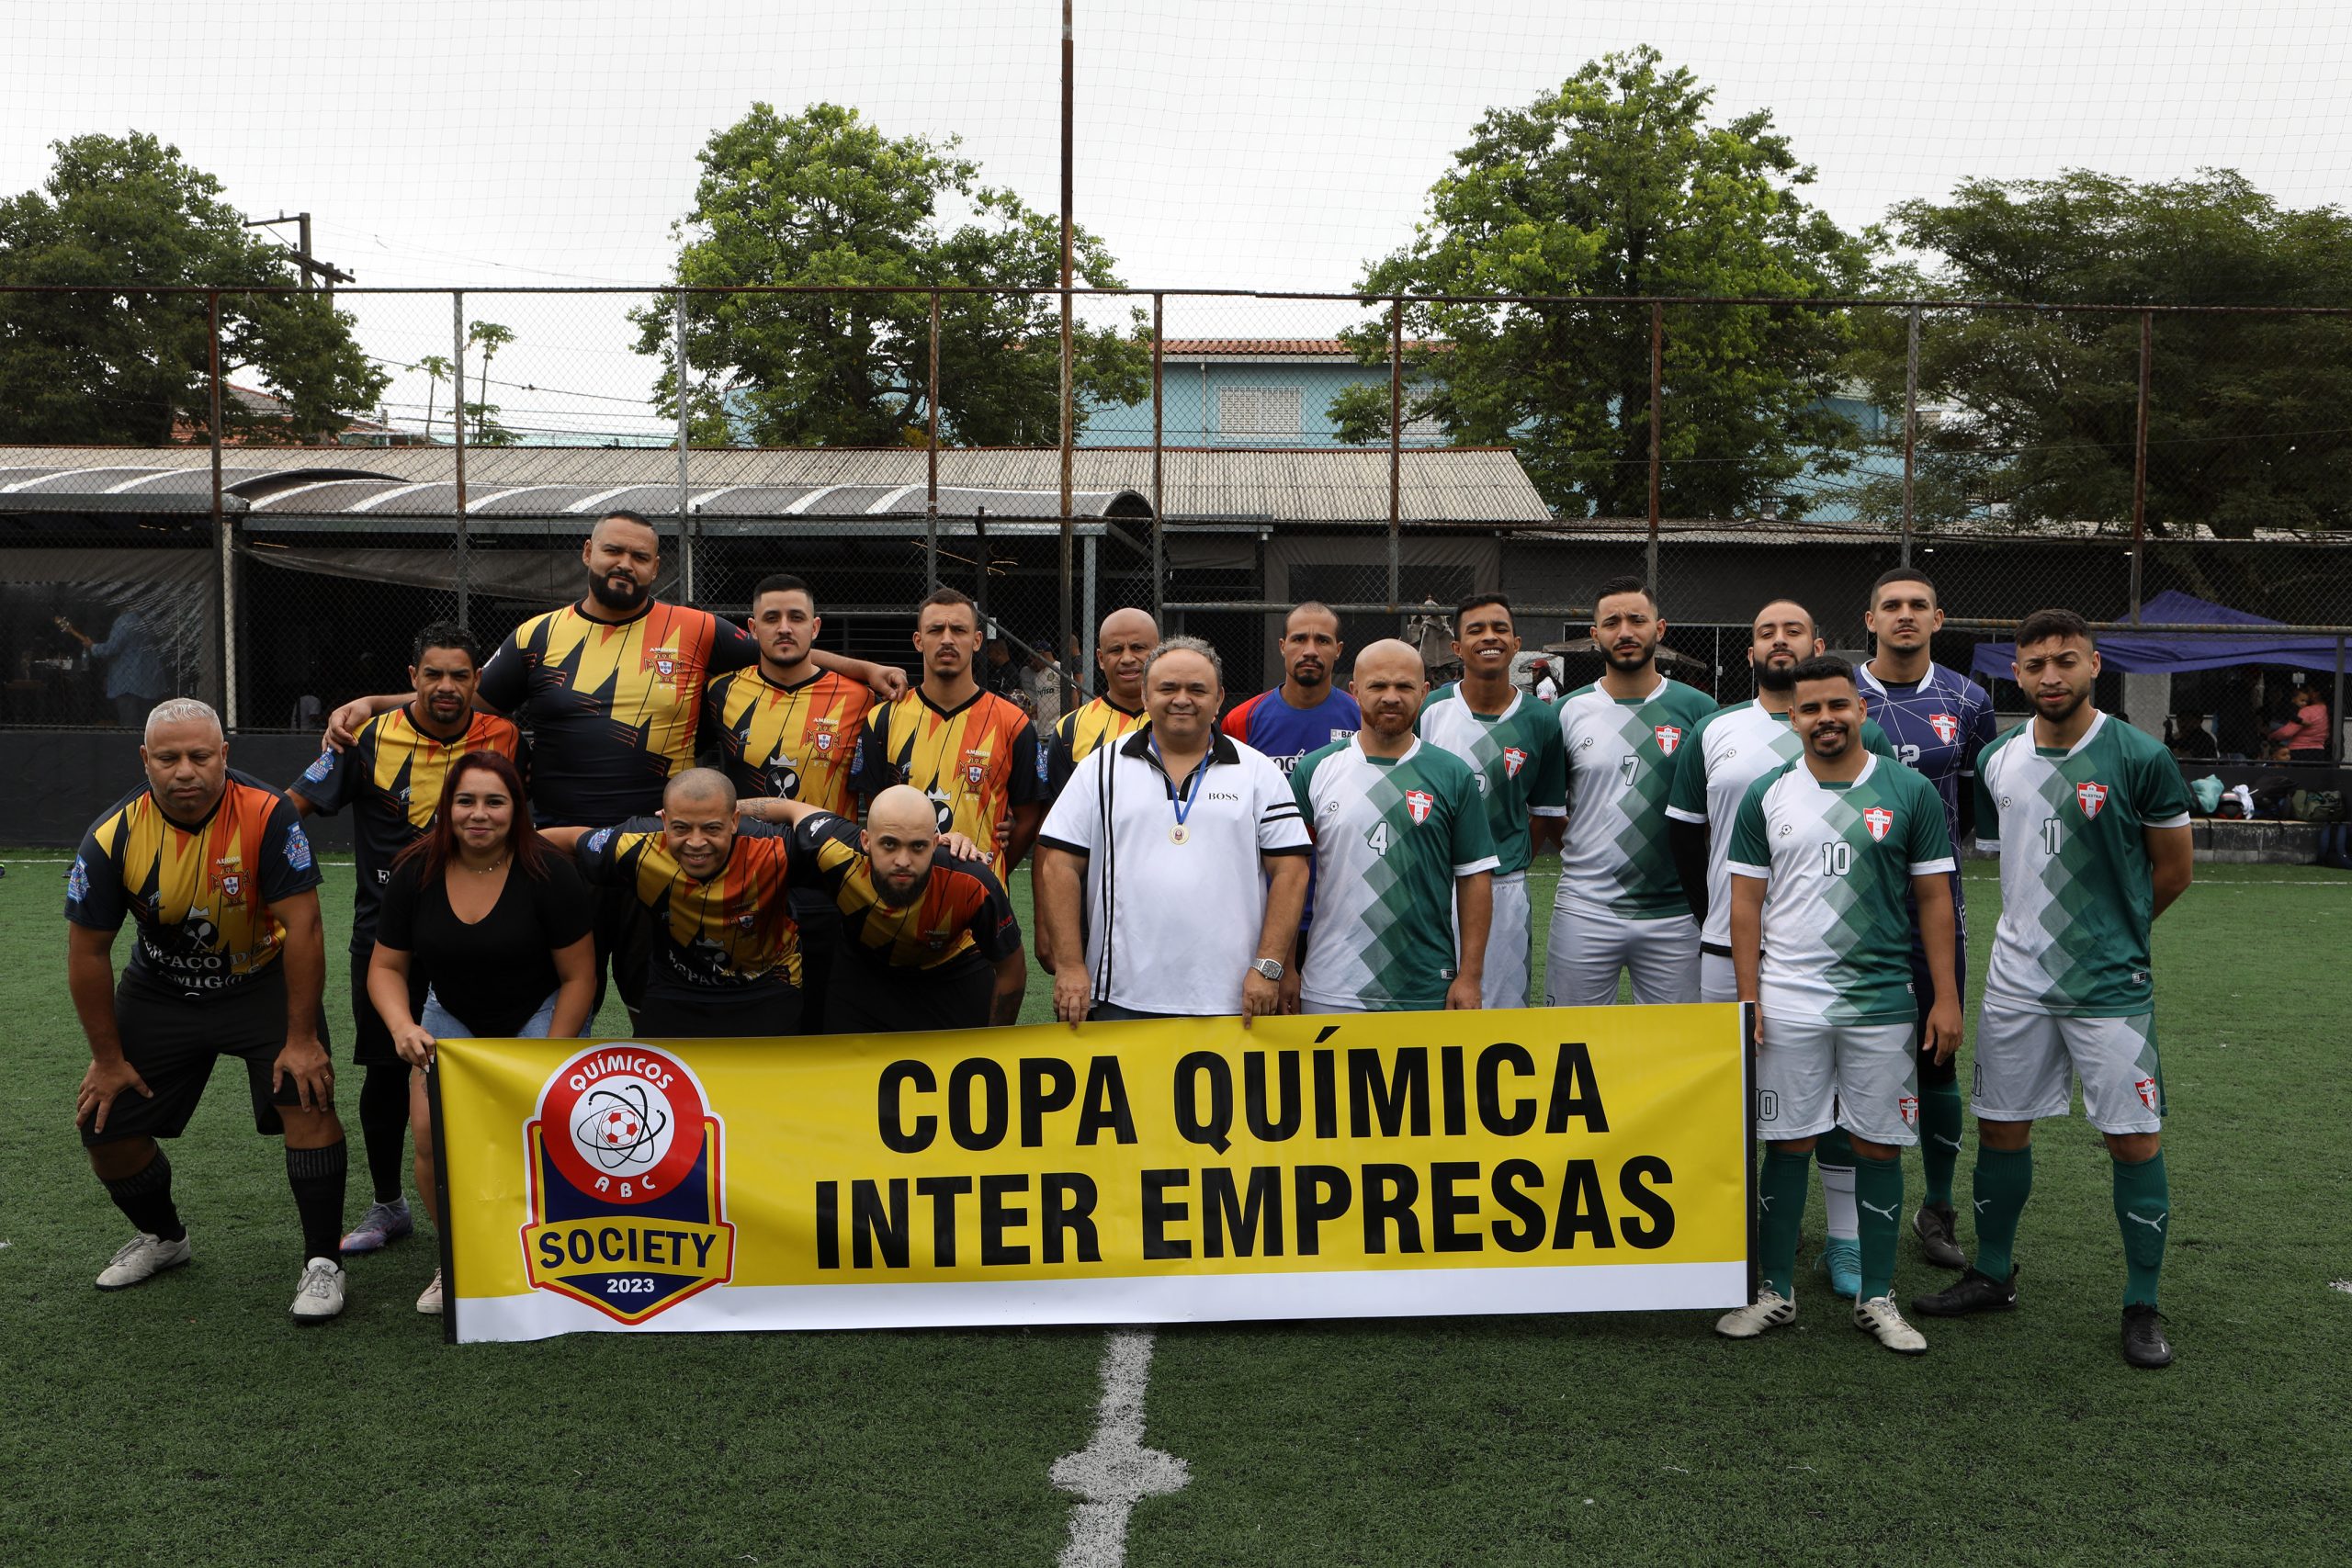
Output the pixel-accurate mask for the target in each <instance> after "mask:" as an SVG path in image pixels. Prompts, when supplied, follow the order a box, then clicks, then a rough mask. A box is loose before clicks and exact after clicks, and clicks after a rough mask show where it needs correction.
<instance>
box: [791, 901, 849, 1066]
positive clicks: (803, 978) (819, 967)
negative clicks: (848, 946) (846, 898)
mask: <svg viewBox="0 0 2352 1568" xmlns="http://www.w3.org/2000/svg"><path fill="white" fill-rule="evenodd" d="M792 923H793V924H794V925H796V926H798V927H799V928H800V1028H799V1030H798V1032H800V1033H802V1034H838V1033H840V1032H841V1031H840V1030H838V1029H836V1028H834V1027H833V1025H831V1023H829V1022H827V1021H826V1017H827V1005H828V1002H829V1000H830V998H831V994H832V977H833V971H834V969H835V968H836V967H837V966H838V964H839V962H840V961H839V959H838V958H837V957H836V954H837V953H839V951H840V948H841V944H842V911H841V906H840V905H838V904H836V903H834V902H833V901H832V900H831V898H829V897H826V896H825V895H824V894H823V893H822V892H820V891H819V890H818V889H816V888H813V887H796V888H794V889H793V890H792Z"/></svg>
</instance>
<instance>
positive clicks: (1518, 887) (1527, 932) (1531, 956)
mask: <svg viewBox="0 0 2352 1568" xmlns="http://www.w3.org/2000/svg"><path fill="white" fill-rule="evenodd" d="M1492 880H1493V883H1494V888H1495V918H1494V922H1493V923H1492V924H1491V925H1489V926H1488V927H1487V964H1486V967H1485V968H1484V969H1482V970H1481V971H1480V972H1479V976H1478V1005H1479V1006H1480V1007H1482V1008H1523V1007H1525V1006H1527V1005H1528V999H1527V986H1528V976H1530V975H1532V973H1533V972H1534V964H1535V927H1534V924H1533V922H1532V920H1531V919H1529V915H1528V908H1527V873H1526V872H1524V871H1514V872H1512V873H1511V874H1510V875H1509V876H1498V877H1495V878H1493V879H1492ZM1453 946H1454V951H1455V952H1457V953H1458V952H1460V951H1461V950H1462V921H1461V919H1460V917H1459V915H1457V916H1456V917H1455V919H1454V922H1453Z"/></svg>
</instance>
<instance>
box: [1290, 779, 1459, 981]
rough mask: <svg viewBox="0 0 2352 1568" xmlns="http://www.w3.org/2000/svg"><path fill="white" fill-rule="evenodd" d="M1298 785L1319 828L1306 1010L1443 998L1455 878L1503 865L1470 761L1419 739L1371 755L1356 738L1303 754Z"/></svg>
mask: <svg viewBox="0 0 2352 1568" xmlns="http://www.w3.org/2000/svg"><path fill="white" fill-rule="evenodd" d="M1291 789H1292V791H1293V792H1294V793H1295V795H1297V797H1298V808H1299V809H1300V810H1301V811H1303V812H1305V813H1306V820H1307V823H1308V825H1309V827H1310V828H1312V829H1313V830H1314V833H1315V923H1314V924H1313V926H1312V927H1310V928H1309V930H1308V932H1307V945H1306V963H1305V964H1304V965H1303V966H1302V967H1301V970H1300V976H1299V987H1300V997H1301V998H1302V1000H1303V1002H1304V1005H1305V1006H1306V1010H1308V1011H1310V1012H1313V1011H1316V1010H1322V1009H1329V1008H1331V1007H1335V1006H1336V1007H1341V1008H1351V1009H1362V1010H1368V1011H1396V1010H1435V1009H1438V1008H1442V1007H1443V1006H1444V1005H1445V988H1446V987H1448V986H1449V985H1451V984H1453V976H1454V968H1455V965H1454V948H1453V883H1454V879H1455V878H1456V877H1462V876H1468V875H1470V874H1472V873H1474V872H1480V871H1492V870H1494V869H1495V840H1494V835H1493V834H1492V833H1491V832H1489V831H1488V830H1487V813H1486V809H1485V807H1483V806H1481V805H1480V804H1479V800H1478V781H1477V778H1476V775H1475V774H1473V773H1471V772H1470V765H1469V764H1468V763H1467V762H1464V761H1462V759H1461V758H1459V757H1456V756H1454V755H1453V753H1452V752H1450V751H1444V750H1439V749H1438V748H1437V747H1435V746H1432V745H1430V744H1429V743H1428V742H1427V741H1424V740H1418V739H1417V740H1415V741H1414V742H1413V744H1412V749H1411V750H1408V751H1407V752H1406V753H1405V754H1404V755H1403V756H1402V757H1398V758H1397V759H1395V760H1394V761H1390V760H1389V759H1387V758H1383V757H1367V756H1365V755H1364V754H1363V746H1362V744H1361V743H1360V742H1359V741H1358V740H1356V739H1348V740H1344V741H1340V742H1339V743H1337V744H1335V745H1330V746H1326V747H1325V748H1323V750H1320V751H1315V752H1311V753H1309V754H1308V755H1307V756H1306V757H1304V758H1302V759H1301V760H1300V761H1299V764H1298V768H1297V770H1296V771H1295V772H1294V773H1292V774H1291Z"/></svg>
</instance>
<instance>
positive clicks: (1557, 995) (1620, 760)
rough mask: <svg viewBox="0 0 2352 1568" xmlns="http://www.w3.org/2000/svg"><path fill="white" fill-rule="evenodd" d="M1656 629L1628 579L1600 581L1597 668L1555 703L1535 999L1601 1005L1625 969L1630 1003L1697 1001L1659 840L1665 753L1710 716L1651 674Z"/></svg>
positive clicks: (1705, 706) (1708, 706)
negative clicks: (1554, 882)
mask: <svg viewBox="0 0 2352 1568" xmlns="http://www.w3.org/2000/svg"><path fill="white" fill-rule="evenodd" d="M1665 634H1666V622H1665V620H1664V618H1663V617H1662V616H1661V615H1659V613H1658V604H1657V596H1656V595H1655V594H1653V593H1652V592H1650V590H1649V586H1648V584H1646V583H1645V582H1643V581H1641V580H1640V579H1639V578H1634V577H1620V578H1615V579H1612V580H1611V581H1607V582H1604V583H1602V584H1601V585H1600V588H1599V589H1598V590H1597V591H1596V592H1595V593H1594V596H1593V606H1592V643H1593V646H1594V647H1595V648H1597V649H1600V656H1601V658H1602V660H1604V661H1605V663H1606V665H1607V668H1606V669H1604V670H1603V671H1601V676H1600V680H1599V681H1598V682H1594V683H1593V684H1592V685H1589V686H1586V687H1583V688H1581V689H1579V690H1577V691H1575V692H1571V693H1570V694H1568V695H1566V697H1563V698H1562V699H1561V700H1560V704H1559V706H1558V708H1557V709H1556V711H1557V713H1558V714H1559V722H1560V738H1561V742H1562V744H1563V745H1564V746H1565V747H1566V750H1567V760H1568V824H1567V833H1566V838H1565V840H1563V843H1562V847H1561V851H1560V886H1559V891H1558V893H1557V894H1556V895H1555V897H1554V898H1553V902H1552V931H1551V937H1550V940H1549V941H1548V942H1545V944H1544V1002H1545V1004H1546V1005H1547V1006H1553V1007H1606V1006H1608V1005H1610V1004H1611V1003H1613V1002H1615V1001H1616V999H1617V976H1618V974H1619V972H1620V971H1630V972H1631V973H1632V975H1633V977H1634V1000H1635V1001H1637V1002H1643V1003H1656V1002H1695V1001H1697V1000H1698V999H1699V926H1698V922H1697V921H1695V920H1693V919H1691V908H1690V906H1689V905H1688V904H1687V903H1686V902H1685V901H1684V899H1683V895H1682V881H1681V878H1680V876H1679V874H1677V873H1676V871H1675V866H1674V857H1673V853H1672V852H1671V850H1670V849H1669V847H1668V842H1667V817H1666V806H1667V796H1668V793H1669V791H1670V788H1671V786H1672V784H1673V781H1674V768H1675V761H1676V753H1677V752H1679V750H1681V748H1682V745H1683V743H1684V741H1685V740H1686V739H1689V737H1690V735H1691V732H1692V731H1693V730H1695V729H1697V728H1699V725H1700V722H1701V721H1702V720H1703V719H1704V718H1705V717H1706V716H1707V715H1708V714H1709V713H1710V712H1712V711H1713V708H1714V703H1713V701H1712V700H1711V699H1710V698H1709V697H1708V696H1707V695H1706V694H1704V693H1703V692H1700V691H1698V690H1696V689H1694V688H1692V687H1690V686H1686V685H1683V684H1682V683H1681V682H1677V681H1669V680H1668V679H1667V678H1666V677H1665V676H1663V675H1660V674H1659V673H1658V671H1657V648H1658V639H1659V638H1660V637H1664V636H1665Z"/></svg>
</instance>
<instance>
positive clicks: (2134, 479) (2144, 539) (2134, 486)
mask: <svg viewBox="0 0 2352 1568" xmlns="http://www.w3.org/2000/svg"><path fill="white" fill-rule="evenodd" d="M2155 331H2156V313H2155V312H2154V310H2143V311H2141V312H2140V408H2139V417H2138V421H2137V423H2136V425H2135V428H2134V430H2133V432H2132V436H2131V624H2132V625H2133V626H2138V625H2139V624H2140V581H2141V579H2140V568H2141V558H2142V557H2143V556H2145V555H2146V554H2147V553H2148V359H2149V355H2150V351H2151V349H2152V347H2153V345H2154V342H2155Z"/></svg>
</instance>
